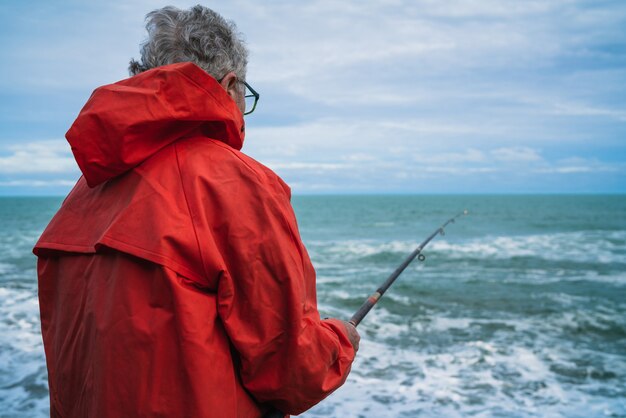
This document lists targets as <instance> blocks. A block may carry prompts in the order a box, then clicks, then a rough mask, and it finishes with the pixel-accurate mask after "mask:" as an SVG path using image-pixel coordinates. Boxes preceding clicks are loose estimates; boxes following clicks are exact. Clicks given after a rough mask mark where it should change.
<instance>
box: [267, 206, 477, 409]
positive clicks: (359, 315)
mask: <svg viewBox="0 0 626 418" xmlns="http://www.w3.org/2000/svg"><path fill="white" fill-rule="evenodd" d="M468 213H469V212H468V211H467V210H464V211H463V212H461V213H459V214H458V215H456V216H454V217H452V218H450V219H448V220H447V221H446V222H445V223H444V224H443V225H441V226H440V227H439V228H437V230H435V232H433V233H432V234H430V236H429V237H428V238H426V239H425V240H424V242H422V243H421V244H420V245H419V247H417V248H416V249H415V251H413V252H412V253H411V254H410V255H409V256H408V257H407V258H406V259H405V260H404V261H403V262H402V264H400V266H398V268H397V269H396V270H395V271H394V272H393V273H391V276H389V277H388V278H387V280H385V282H384V283H383V284H382V285H381V286H380V287H379V288H378V289H377V290H376V292H374V293H373V294H372V295H371V296H370V297H369V298H367V299H366V300H365V302H363V305H361V307H360V308H359V310H358V311H357V312H356V313H355V314H354V315H353V316H352V318H351V319H350V321H348V322H350V323H351V324H352V325H354V326H355V327H356V326H358V325H359V323H360V322H361V321H362V320H363V318H365V315H367V313H368V312H369V311H370V310H371V309H372V308H373V307H374V305H376V303H377V302H378V301H379V300H380V298H381V297H382V296H383V295H384V294H385V292H386V291H387V289H389V288H390V287H391V285H392V284H393V282H395V281H396V279H397V278H398V276H400V274H402V272H403V271H404V270H405V269H406V268H407V267H408V265H409V264H411V262H412V261H413V260H415V257H417V259H418V260H419V261H424V260H425V259H426V257H425V256H424V254H422V250H423V249H424V247H426V245H428V243H429V242H430V241H431V240H432V239H433V238H435V237H436V236H437V234H440V235H444V234H445V233H444V228H445V227H446V226H448V225H449V224H451V223H454V221H455V220H456V219H457V218H459V217H461V216H463V215H467V214H468ZM284 416H285V414H283V413H282V412H280V411H279V410H277V409H274V408H270V410H269V411H268V412H266V414H265V415H263V418H283V417H284Z"/></svg>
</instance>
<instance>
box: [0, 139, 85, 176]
mask: <svg viewBox="0 0 626 418" xmlns="http://www.w3.org/2000/svg"><path fill="white" fill-rule="evenodd" d="M6 149H7V150H8V151H9V155H5V156H1V155H0V173H4V174H23V173H72V174H74V173H76V171H77V166H76V162H75V161H74V158H73V157H72V154H71V151H70V148H69V146H68V145H67V143H65V141H58V140H46V141H32V142H26V143H21V144H14V145H9V146H7V147H6Z"/></svg>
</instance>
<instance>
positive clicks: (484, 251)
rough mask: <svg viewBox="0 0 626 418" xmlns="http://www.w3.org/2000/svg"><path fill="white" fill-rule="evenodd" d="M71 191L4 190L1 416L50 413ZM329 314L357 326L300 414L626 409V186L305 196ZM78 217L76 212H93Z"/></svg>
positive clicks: (321, 298) (309, 238) (620, 413)
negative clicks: (38, 248) (340, 368)
mask: <svg viewBox="0 0 626 418" xmlns="http://www.w3.org/2000/svg"><path fill="white" fill-rule="evenodd" d="M61 202H62V198H61V197H2V198H0V417H2V418H12V417H37V418H39V417H46V416H49V404H48V402H49V401H48V391H47V381H46V379H47V376H46V365H45V358H44V354H43V346H42V340H41V336H40V323H39V311H38V304H37V282H36V259H35V257H34V256H33V255H32V253H31V249H32V247H33V244H34V243H35V241H36V240H37V238H38V236H39V235H40V233H41V232H42V230H43V229H44V227H45V226H46V224H47V222H48V221H49V220H50V218H51V217H52V215H53V214H54V213H55V211H56V210H57V209H58V208H59V206H60V204H61ZM293 205H294V209H295V211H296V214H297V217H298V222H299V228H300V232H301V235H302V238H303V240H304V242H305V244H306V247H307V249H308V251H309V254H310V256H311V259H312V260H313V264H314V265H315V267H316V270H317V289H318V295H317V297H318V303H319V309H320V312H321V315H322V316H323V317H339V318H345V319H348V318H350V317H351V315H352V314H353V313H354V312H355V311H356V310H357V309H358V307H359V306H360V305H361V303H362V302H363V300H364V299H365V298H366V297H367V296H369V295H370V294H371V293H372V292H374V291H375V290H376V288H377V287H378V286H379V285H380V284H381V283H382V282H383V281H384V280H385V279H386V278H387V276H389V274H391V273H392V272H393V271H394V270H395V268H396V267H397V266H398V265H399V264H400V263H401V262H402V261H403V260H404V259H405V257H406V256H407V255H408V254H410V253H411V252H412V251H413V250H414V249H415V248H416V247H417V246H418V245H419V244H420V243H421V242H422V241H423V240H424V239H425V238H426V237H428V236H429V235H430V234H431V233H433V232H434V231H436V230H437V228H439V227H440V225H442V224H443V223H444V222H445V221H447V220H448V219H450V218H451V217H453V216H455V215H457V214H458V213H460V212H462V211H463V210H468V212H469V213H468V214H467V215H465V216H461V217H460V218H458V219H457V220H456V222H454V223H451V224H450V225H448V226H447V227H446V228H445V235H441V234H439V235H437V236H436V237H435V238H434V239H433V240H432V242H431V243H430V244H429V245H428V246H427V247H426V248H425V249H424V251H423V254H424V255H425V256H426V258H425V260H423V261H419V260H415V261H414V262H413V263H412V264H411V265H410V266H409V267H408V268H407V269H406V270H405V271H404V273H403V274H402V275H401V276H400V277H399V279H398V280H397V281H396V283H395V284H394V285H393V286H392V287H391V288H390V289H389V290H388V291H387V293H386V294H385V295H384V297H383V298H382V299H381V301H380V302H379V303H378V305H377V306H376V307H375V308H374V309H373V310H372V311H371V312H370V314H369V315H368V316H366V317H365V319H364V320H363V322H362V323H361V324H360V325H359V327H358V330H359V332H360V334H361V337H362V339H361V348H360V350H359V352H358V356H357V359H356V360H355V362H354V364H353V367H352V372H351V373H350V375H349V377H348V379H347V381H346V383H345V384H344V385H343V386H342V387H341V388H340V389H338V390H337V391H336V392H335V393H333V394H332V395H331V396H329V397H328V398H327V399H325V400H323V401H322V402H320V403H319V404H318V405H317V406H315V407H313V408H312V409H311V410H309V411H307V412H305V413H304V414H302V415H301V416H302V417H307V418H313V417H342V418H346V417H347V418H350V417H354V418H360V417H364V418H365V417H390V418H396V417H398V418H409V417H433V418H434V417H512V418H514V417H520V418H522V417H572V418H575V417H580V418H589V417H626V195H410V196H409V195H375V196H364V195H359V196H353V195H349V196H336V195H333V196H295V197H294V198H293ZM79 221H80V220H77V222H79Z"/></svg>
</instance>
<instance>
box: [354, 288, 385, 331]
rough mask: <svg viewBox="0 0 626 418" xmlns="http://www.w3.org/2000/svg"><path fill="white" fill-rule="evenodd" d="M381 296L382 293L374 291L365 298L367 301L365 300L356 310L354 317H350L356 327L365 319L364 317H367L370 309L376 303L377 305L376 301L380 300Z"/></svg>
mask: <svg viewBox="0 0 626 418" xmlns="http://www.w3.org/2000/svg"><path fill="white" fill-rule="evenodd" d="M381 296H382V294H381V293H380V292H378V291H376V292H374V293H372V295H371V296H370V297H369V298H367V299H365V302H363V305H361V307H360V308H359V310H358V311H356V313H355V314H354V315H352V318H350V321H348V322H350V323H351V324H352V325H354V326H355V327H356V326H358V325H359V323H360V322H361V321H362V320H363V318H365V315H367V313H368V312H369V311H370V310H372V308H373V307H374V305H376V303H377V302H378V299H380V297H381Z"/></svg>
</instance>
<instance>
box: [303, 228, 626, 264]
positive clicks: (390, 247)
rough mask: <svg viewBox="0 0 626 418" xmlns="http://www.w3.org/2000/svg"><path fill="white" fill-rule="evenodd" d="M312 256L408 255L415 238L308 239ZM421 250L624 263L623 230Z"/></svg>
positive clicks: (441, 244) (441, 242)
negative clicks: (397, 239)
mask: <svg viewBox="0 0 626 418" xmlns="http://www.w3.org/2000/svg"><path fill="white" fill-rule="evenodd" d="M308 246H309V248H310V252H311V254H312V256H314V258H319V259H322V260H324V262H326V263H328V262H329V261H330V262H337V261H341V260H344V261H345V260H358V259H367V258H371V257H376V256H381V255H382V256H386V255H393V256H402V255H405V256H406V255H408V254H410V253H411V252H412V251H413V250H415V249H416V248H417V246H418V242H416V241H385V242H380V241H375V240H344V241H312V242H310V243H308ZM424 252H425V253H430V254H432V255H436V256H437V257H446V258H450V259H475V260H486V259H496V260H504V259H510V258H516V257H517V258H520V257H531V258H536V259H543V260H549V261H571V262H586V263H599V264H603V263H620V264H626V231H612V232H608V233H606V232H604V231H583V232H563V233H553V234H541V235H520V236H485V237H484V238H480V239H479V238H475V239H470V240H465V241H447V240H445V239H442V238H440V239H436V240H434V241H432V243H431V244H430V245H429V246H428V247H427V248H426V249H425V250H424Z"/></svg>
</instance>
